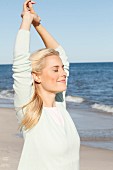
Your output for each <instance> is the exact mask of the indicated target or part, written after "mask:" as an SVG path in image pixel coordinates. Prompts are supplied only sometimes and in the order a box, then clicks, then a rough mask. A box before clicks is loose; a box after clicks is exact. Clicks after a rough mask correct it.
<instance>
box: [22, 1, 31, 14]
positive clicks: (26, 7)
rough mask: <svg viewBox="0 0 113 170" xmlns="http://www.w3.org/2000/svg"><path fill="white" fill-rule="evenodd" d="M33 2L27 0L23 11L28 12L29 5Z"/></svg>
mask: <svg viewBox="0 0 113 170" xmlns="http://www.w3.org/2000/svg"><path fill="white" fill-rule="evenodd" d="M29 2H31V0H26V1H25V2H24V5H23V11H25V12H27V11H28V3H29Z"/></svg>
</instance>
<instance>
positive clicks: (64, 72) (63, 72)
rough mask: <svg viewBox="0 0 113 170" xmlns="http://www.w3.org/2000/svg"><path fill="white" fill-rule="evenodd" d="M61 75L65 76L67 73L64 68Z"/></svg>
mask: <svg viewBox="0 0 113 170" xmlns="http://www.w3.org/2000/svg"><path fill="white" fill-rule="evenodd" d="M61 76H64V77H67V73H66V71H65V69H64V68H62V71H61Z"/></svg>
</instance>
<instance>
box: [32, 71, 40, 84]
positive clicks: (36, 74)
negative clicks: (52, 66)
mask: <svg viewBox="0 0 113 170" xmlns="http://www.w3.org/2000/svg"><path fill="white" fill-rule="evenodd" d="M32 76H33V79H34V81H35V82H37V83H38V84H40V83H41V74H40V73H32Z"/></svg>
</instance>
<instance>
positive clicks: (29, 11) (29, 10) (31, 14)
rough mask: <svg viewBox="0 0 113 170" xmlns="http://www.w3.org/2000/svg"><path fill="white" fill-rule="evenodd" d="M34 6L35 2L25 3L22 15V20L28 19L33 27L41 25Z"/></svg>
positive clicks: (29, 0)
mask: <svg viewBox="0 0 113 170" xmlns="http://www.w3.org/2000/svg"><path fill="white" fill-rule="evenodd" d="M33 4H35V2H34V1H31V0H27V1H25V3H24V5H23V11H22V14H21V17H22V18H27V19H28V20H29V21H31V23H32V24H33V25H39V24H40V20H41V19H40V17H39V16H38V15H37V14H36V12H35V10H34V8H33Z"/></svg>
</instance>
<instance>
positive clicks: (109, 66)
mask: <svg viewBox="0 0 113 170" xmlns="http://www.w3.org/2000/svg"><path fill="white" fill-rule="evenodd" d="M12 74H13V73H12V65H0V107H14V106H13V97H14V91H13V78H12ZM66 101H67V106H68V109H69V110H70V109H71V111H73V113H74V114H73V115H72V117H73V118H74V117H75V118H76V120H75V122H76V123H77V124H78V126H77V127H78V131H79V134H80V137H81V142H82V143H83V144H85V145H90V146H94V147H99V148H100V147H103V148H106V149H110V150H113V63H71V64H70V76H69V80H68V87H67V93H66ZM75 109H76V110H77V109H78V113H75V112H74V110H75ZM80 110H82V113H84V114H80V113H79V111H80ZM80 115H81V117H80ZM86 118H87V119H86ZM82 120H83V121H82ZM85 120H86V122H87V120H89V122H87V125H84V122H85ZM94 121H96V123H95V122H94ZM90 122H92V124H91V123H90ZM89 127H90V129H89Z"/></svg>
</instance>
